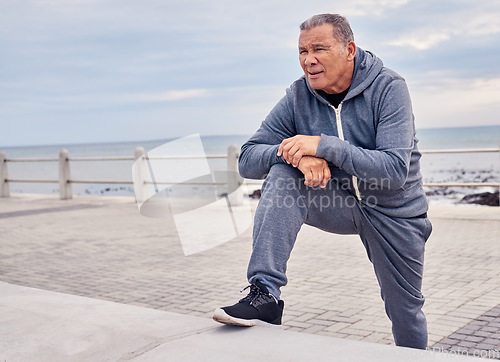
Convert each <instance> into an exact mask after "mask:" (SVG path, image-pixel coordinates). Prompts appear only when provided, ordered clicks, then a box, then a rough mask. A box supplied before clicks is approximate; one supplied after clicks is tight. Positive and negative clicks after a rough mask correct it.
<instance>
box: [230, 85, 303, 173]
mask: <svg viewBox="0 0 500 362" xmlns="http://www.w3.org/2000/svg"><path fill="white" fill-rule="evenodd" d="M288 93H289V90H287V95H285V97H283V98H282V99H281V100H280V101H279V102H278V104H276V106H275V107H274V108H273V109H272V111H271V112H270V113H269V115H268V116H267V117H266V119H265V120H264V122H262V124H261V126H260V128H259V129H258V130H257V132H256V133H255V134H254V135H253V136H252V137H251V138H250V139H249V140H248V142H246V143H245V144H244V145H243V146H242V147H241V153H240V158H239V164H238V167H239V172H240V174H241V176H243V177H246V178H252V179H263V178H265V177H266V175H267V174H268V173H269V170H270V169H271V166H272V165H274V164H276V163H284V162H285V160H284V158H283V157H281V156H278V155H277V152H278V147H279V145H280V143H281V141H283V139H285V138H289V137H292V136H294V135H296V134H297V132H296V131H295V126H294V125H293V116H292V112H291V108H290V107H289V104H288V99H287V96H288Z"/></svg>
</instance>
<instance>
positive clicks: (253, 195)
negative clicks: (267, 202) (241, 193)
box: [248, 190, 261, 199]
mask: <svg viewBox="0 0 500 362" xmlns="http://www.w3.org/2000/svg"><path fill="white" fill-rule="evenodd" d="M260 196H261V191H260V190H254V192H252V193H251V194H250V195H248V197H250V198H251V199H260Z"/></svg>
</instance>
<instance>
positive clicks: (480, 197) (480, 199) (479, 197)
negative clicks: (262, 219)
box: [248, 189, 500, 207]
mask: <svg viewBox="0 0 500 362" xmlns="http://www.w3.org/2000/svg"><path fill="white" fill-rule="evenodd" d="M448 192H449V194H454V193H455V192H453V191H451V190H450V191H448ZM437 194H439V195H440V196H443V195H446V190H442V189H441V190H439V191H437V190H433V191H428V192H427V196H434V195H437ZM260 196H261V191H260V189H257V190H254V191H253V192H252V193H251V194H250V195H248V197H250V198H251V199H260ZM459 203H460V204H475V205H486V206H497V207H498V206H500V196H499V192H498V191H497V192H481V193H476V194H470V195H465V196H464V197H463V198H462V199H461V200H460V201H459Z"/></svg>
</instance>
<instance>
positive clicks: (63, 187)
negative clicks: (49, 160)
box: [59, 149, 73, 200]
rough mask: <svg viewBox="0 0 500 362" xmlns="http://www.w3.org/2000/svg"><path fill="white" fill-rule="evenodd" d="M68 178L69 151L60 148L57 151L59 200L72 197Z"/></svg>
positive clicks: (69, 177)
mask: <svg viewBox="0 0 500 362" xmlns="http://www.w3.org/2000/svg"><path fill="white" fill-rule="evenodd" d="M70 179H71V176H70V170H69V152H68V150H66V149H62V150H61V151H59V197H60V199H61V200H69V199H72V198H73V192H72V188H71V182H70Z"/></svg>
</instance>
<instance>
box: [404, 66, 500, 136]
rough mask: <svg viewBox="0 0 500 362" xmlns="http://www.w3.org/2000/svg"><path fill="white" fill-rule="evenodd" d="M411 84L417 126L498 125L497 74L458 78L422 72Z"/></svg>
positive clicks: (498, 81)
mask: <svg viewBox="0 0 500 362" xmlns="http://www.w3.org/2000/svg"><path fill="white" fill-rule="evenodd" d="M421 78H422V79H421V80H420V82H419V83H414V84H413V86H412V87H411V89H410V90H411V94H412V100H413V107H414V112H415V116H416V118H417V126H418V127H420V128H427V127H429V128H435V127H447V126H448V127H455V126H457V127H460V126H472V125H498V116H497V115H498V114H500V102H499V99H500V98H499V97H500V96H499V95H500V77H495V78H489V79H487V78H471V79H457V78H448V77H446V76H444V77H440V75H439V74H437V73H430V74H428V75H427V76H425V75H421Z"/></svg>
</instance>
